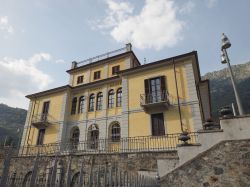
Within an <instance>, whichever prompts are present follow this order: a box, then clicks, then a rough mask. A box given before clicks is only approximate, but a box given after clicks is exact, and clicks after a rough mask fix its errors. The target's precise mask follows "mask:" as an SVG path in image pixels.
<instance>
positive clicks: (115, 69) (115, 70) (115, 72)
mask: <svg viewBox="0 0 250 187" xmlns="http://www.w3.org/2000/svg"><path fill="white" fill-rule="evenodd" d="M118 71H120V66H119V65H118V66H113V67H112V75H115V74H117V72H118Z"/></svg>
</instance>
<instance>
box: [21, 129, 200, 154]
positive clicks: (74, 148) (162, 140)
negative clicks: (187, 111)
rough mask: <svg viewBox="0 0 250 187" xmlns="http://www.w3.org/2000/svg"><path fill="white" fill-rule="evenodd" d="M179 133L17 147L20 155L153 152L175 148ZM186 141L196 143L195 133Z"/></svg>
mask: <svg viewBox="0 0 250 187" xmlns="http://www.w3.org/2000/svg"><path fill="white" fill-rule="evenodd" d="M179 136H180V134H179V133H178V134H167V135H164V136H139V137H128V138H120V141H113V140H111V139H98V140H94V141H89V140H87V141H81V142H66V143H63V142H59V143H51V144H44V145H29V146H22V147H20V148H19V155H20V156H22V155H23V156H32V155H33V156H34V155H37V154H40V155H51V154H52V155H54V154H69V153H75V154H81V153H85V154H100V153H129V152H154V151H166V150H176V148H177V145H178V144H181V143H182V142H181V141H180V140H179V139H178V138H179ZM189 136H190V140H189V141H188V143H197V133H195V132H193V133H189Z"/></svg>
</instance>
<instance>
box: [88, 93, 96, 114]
mask: <svg viewBox="0 0 250 187" xmlns="http://www.w3.org/2000/svg"><path fill="white" fill-rule="evenodd" d="M94 109H95V94H91V95H90V96H89V111H90V112H91V111H94Z"/></svg>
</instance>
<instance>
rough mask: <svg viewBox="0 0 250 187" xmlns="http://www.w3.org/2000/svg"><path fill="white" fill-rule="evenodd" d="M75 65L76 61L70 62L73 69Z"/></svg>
mask: <svg viewBox="0 0 250 187" xmlns="http://www.w3.org/2000/svg"><path fill="white" fill-rule="evenodd" d="M76 67H77V62H76V61H73V62H72V65H71V69H74V68H76Z"/></svg>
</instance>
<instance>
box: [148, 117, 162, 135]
mask: <svg viewBox="0 0 250 187" xmlns="http://www.w3.org/2000/svg"><path fill="white" fill-rule="evenodd" d="M151 125H152V135H153V136H162V135H165V127H164V117H163V113H158V114H152V115H151Z"/></svg>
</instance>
